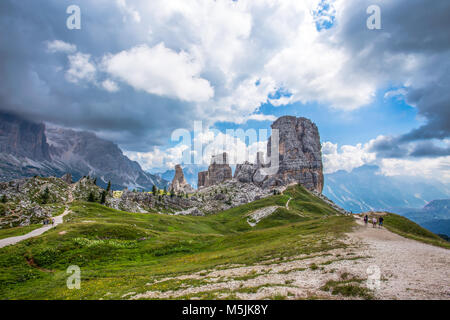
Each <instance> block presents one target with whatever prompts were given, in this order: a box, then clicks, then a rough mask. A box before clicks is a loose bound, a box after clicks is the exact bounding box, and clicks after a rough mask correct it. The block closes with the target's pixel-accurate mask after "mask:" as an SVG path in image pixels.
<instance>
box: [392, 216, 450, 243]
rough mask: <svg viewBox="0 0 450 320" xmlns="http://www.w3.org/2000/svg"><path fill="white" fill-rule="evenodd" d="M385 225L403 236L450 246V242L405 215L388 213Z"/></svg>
mask: <svg viewBox="0 0 450 320" xmlns="http://www.w3.org/2000/svg"><path fill="white" fill-rule="evenodd" d="M385 226H386V228H387V229H388V230H390V231H392V232H395V233H397V234H399V235H401V236H403V237H406V238H410V239H414V240H417V241H421V242H424V243H428V244H432V245H435V246H440V247H443V248H450V242H448V241H445V240H443V239H442V238H441V237H439V236H438V235H436V234H434V233H433V232H431V231H429V230H427V229H425V228H422V227H421V226H419V225H418V224H417V223H414V222H412V221H411V220H409V219H408V218H405V217H403V216H400V215H397V214H394V213H388V214H387V215H386V216H385Z"/></svg>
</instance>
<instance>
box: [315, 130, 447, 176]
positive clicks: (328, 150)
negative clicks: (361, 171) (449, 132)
mask: <svg viewBox="0 0 450 320" xmlns="http://www.w3.org/2000/svg"><path fill="white" fill-rule="evenodd" d="M383 138H384V137H383V136H378V137H377V138H376V139H372V140H370V141H369V142H367V143H364V144H362V143H358V144H357V145H355V146H352V145H343V146H341V147H340V148H338V145H337V144H334V143H332V142H324V143H322V158H323V166H324V173H334V172H336V171H339V170H345V171H347V172H351V171H352V170H353V169H355V168H358V167H361V166H363V165H366V164H373V165H377V166H378V167H379V168H380V174H382V175H385V176H413V177H423V178H424V179H427V178H428V179H437V180H439V181H442V182H443V183H448V181H450V156H442V157H435V158H414V157H408V158H405V159H395V158H384V159H383V158H377V156H376V153H373V152H369V150H370V149H371V146H373V145H374V143H376V142H377V141H380V140H382V139H383Z"/></svg>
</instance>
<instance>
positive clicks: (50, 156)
mask: <svg viewBox="0 0 450 320" xmlns="http://www.w3.org/2000/svg"><path fill="white" fill-rule="evenodd" d="M23 141H25V142H24V143H22V142H23ZM0 150H1V152H0V160H1V164H0V181H10V180H13V179H20V178H25V177H32V176H35V175H41V176H44V177H49V176H62V175H63V174H65V173H70V174H71V175H72V176H73V178H74V179H75V180H78V179H80V178H82V177H83V176H87V175H90V176H94V177H97V178H98V183H99V185H100V186H103V187H106V185H107V184H108V181H111V184H112V188H113V189H124V188H130V189H143V190H150V189H151V188H152V186H153V185H156V186H157V187H158V188H163V187H165V186H167V184H168V182H167V181H165V180H164V179H162V178H160V177H158V176H155V175H152V174H150V173H147V172H145V171H143V170H142V168H141V166H140V165H139V163H137V162H135V161H132V160H130V159H129V158H128V157H127V156H125V155H124V154H123V152H122V150H120V148H119V147H118V146H117V145H116V144H115V143H113V142H111V141H107V140H104V139H101V138H99V137H97V136H96V135H95V134H94V133H92V132H86V131H75V130H71V129H64V128H53V127H46V125H45V124H43V123H34V122H31V121H29V120H26V119H22V118H20V117H17V116H14V115H11V114H5V113H0Z"/></svg>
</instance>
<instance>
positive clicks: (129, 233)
mask: <svg viewBox="0 0 450 320" xmlns="http://www.w3.org/2000/svg"><path fill="white" fill-rule="evenodd" d="M289 198H292V199H291V201H290V203H289V209H286V208H285V205H286V202H287V201H288V200H289ZM267 206H279V208H278V209H277V210H276V211H275V212H274V213H273V214H272V215H271V216H269V217H266V218H265V219H263V220H262V221H260V222H259V223H258V224H257V225H256V226H255V227H253V228H252V227H251V226H250V225H249V224H248V222H247V218H248V217H247V215H248V214H249V213H251V212H253V211H255V210H257V209H260V208H263V207H267ZM71 210H72V213H71V214H70V215H68V216H67V217H65V223H64V224H62V225H59V226H58V227H57V228H55V229H54V230H51V231H49V232H47V233H45V234H44V235H42V236H40V237H37V238H33V239H29V240H26V241H23V242H21V243H19V244H17V245H14V246H10V247H5V248H2V249H0V270H1V271H0V298H1V299H67V298H69V299H99V298H105V294H107V298H110V299H118V298H121V297H122V295H124V294H125V293H128V292H130V291H133V292H137V293H139V292H141V291H145V290H147V289H148V288H149V287H148V286H146V284H147V283H149V282H152V281H155V280H156V279H161V278H165V277H171V276H175V275H180V274H187V273H191V272H195V271H201V270H210V269H213V268H217V267H219V266H221V267H224V266H226V265H232V264H245V265H252V264H254V263H258V262H261V261H266V260H269V259H286V258H288V257H289V256H293V255H299V254H301V253H312V252H320V251H324V250H328V249H332V248H337V247H340V246H343V244H342V243H341V242H340V241H339V240H338V239H339V237H340V236H341V235H342V234H343V232H345V231H348V230H350V228H351V226H352V224H353V221H352V218H350V217H344V216H339V215H337V212H336V211H334V210H333V209H332V208H330V207H329V206H328V205H327V204H325V203H324V202H323V201H322V200H320V199H318V198H316V197H315V196H313V195H311V194H310V193H309V192H307V191H306V190H304V189H303V188H302V187H300V186H298V187H294V188H290V189H289V190H287V191H286V192H285V193H284V194H283V195H277V196H271V197H268V198H265V199H261V200H258V201H255V202H252V203H249V204H246V205H242V206H240V207H236V208H233V209H230V210H227V211H224V212H221V213H217V214H214V215H209V216H206V217H192V216H169V215H160V214H135V213H128V212H123V211H117V210H113V209H110V208H107V207H104V206H101V205H98V204H93V203H87V202H75V203H73V204H72V206H71ZM70 265H78V266H79V267H80V268H81V273H82V289H81V290H69V289H67V287H66V279H67V276H68V275H67V274H66V269H67V267H68V266H70ZM186 284H189V285H195V284H192V283H189V281H186ZM179 285H180V283H170V281H169V282H163V283H161V284H160V285H155V288H158V289H160V290H167V289H169V288H171V287H173V286H179Z"/></svg>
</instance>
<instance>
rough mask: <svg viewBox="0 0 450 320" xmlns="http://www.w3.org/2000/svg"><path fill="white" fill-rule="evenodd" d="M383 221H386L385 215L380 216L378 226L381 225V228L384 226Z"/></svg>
mask: <svg viewBox="0 0 450 320" xmlns="http://www.w3.org/2000/svg"><path fill="white" fill-rule="evenodd" d="M383 221H384V219H383V217H380V218H379V219H378V227H379V228H382V227H383Z"/></svg>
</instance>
